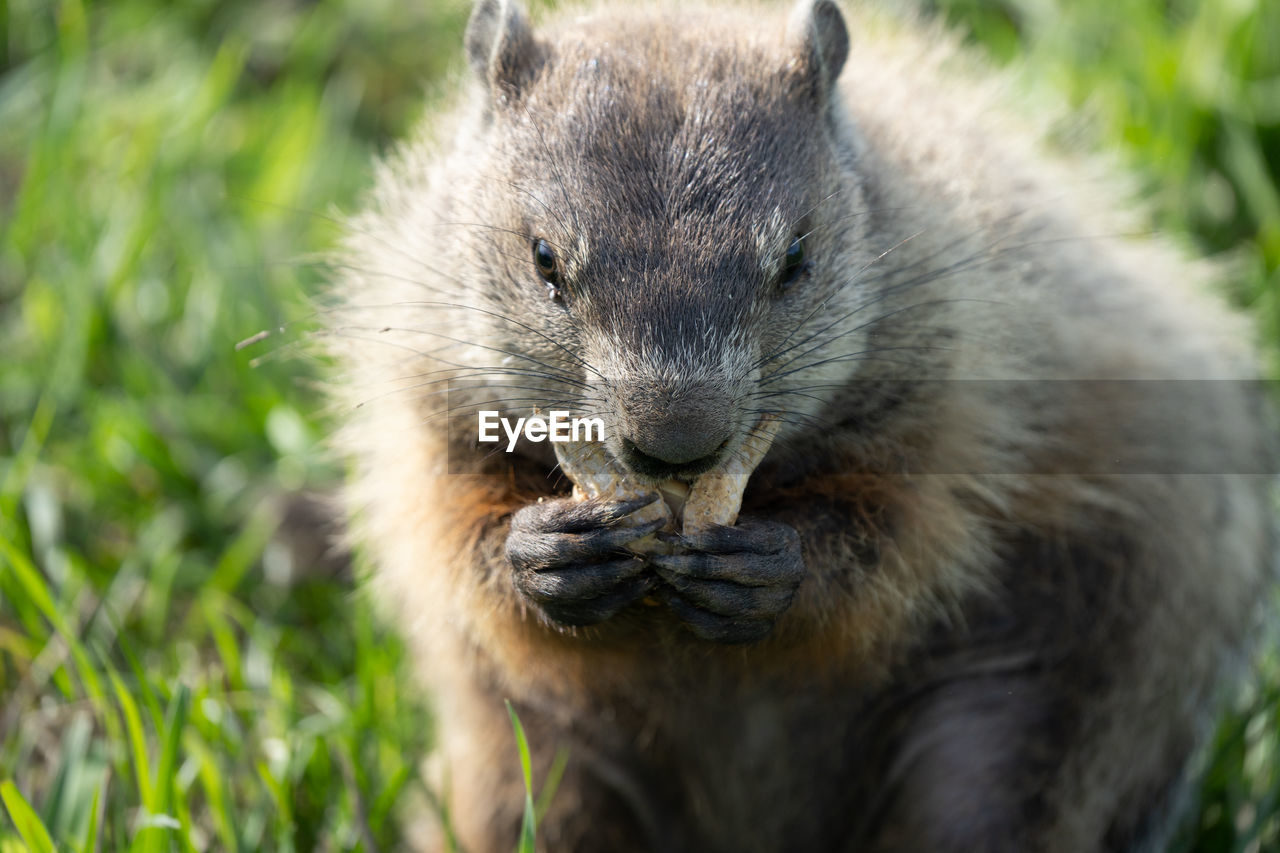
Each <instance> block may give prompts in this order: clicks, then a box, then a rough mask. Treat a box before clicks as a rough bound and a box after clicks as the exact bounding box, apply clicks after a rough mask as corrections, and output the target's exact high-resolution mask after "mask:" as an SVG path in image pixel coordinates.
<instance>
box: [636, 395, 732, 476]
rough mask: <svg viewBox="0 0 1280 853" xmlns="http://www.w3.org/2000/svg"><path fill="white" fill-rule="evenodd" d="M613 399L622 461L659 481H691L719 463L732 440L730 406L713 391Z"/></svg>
mask: <svg viewBox="0 0 1280 853" xmlns="http://www.w3.org/2000/svg"><path fill="white" fill-rule="evenodd" d="M629 390H630V391H631V393H629V394H627V395H626V396H625V397H624V398H623V399H621V400H620V401H619V407H618V409H619V411H618V415H619V418H618V437H619V439H620V443H621V445H622V446H621V457H622V461H623V462H624V463H625V464H626V465H627V466H628V467H630V468H631V469H632V470H633V471H635V472H636V473H638V474H642V475H644V476H647V477H655V478H659V479H669V478H672V477H682V476H683V477H693V476H696V475H698V474H701V473H703V472H705V471H708V470H710V469H712V468H714V467H715V466H716V465H717V464H719V462H720V460H721V455H722V451H723V449H724V447H725V446H726V445H728V444H729V441H730V439H731V438H732V437H733V429H734V419H733V417H732V414H731V413H732V403H731V401H730V400H729V399H727V398H726V395H724V394H722V393H717V392H715V391H714V390H713V389H706V388H699V389H689V388H675V387H672V386H665V387H649V388H643V389H640V388H636V389H629Z"/></svg>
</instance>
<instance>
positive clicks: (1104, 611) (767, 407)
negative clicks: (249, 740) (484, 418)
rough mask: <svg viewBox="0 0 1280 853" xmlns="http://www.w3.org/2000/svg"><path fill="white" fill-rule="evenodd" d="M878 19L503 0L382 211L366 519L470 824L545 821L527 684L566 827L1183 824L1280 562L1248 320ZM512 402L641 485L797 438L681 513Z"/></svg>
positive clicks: (494, 838) (724, 835)
mask: <svg viewBox="0 0 1280 853" xmlns="http://www.w3.org/2000/svg"><path fill="white" fill-rule="evenodd" d="M849 20H850V21H851V22H852V26H847V25H846V19H845V16H844V14H843V13H842V12H841V10H840V9H839V8H838V7H837V6H836V5H835V4H834V3H833V2H831V0H799V4H798V5H796V6H795V7H794V9H793V10H792V11H791V13H790V15H789V17H785V18H783V17H781V16H778V15H776V14H775V13H774V12H773V11H771V10H769V9H757V8H756V7H752V6H737V7H729V8H721V9H704V8H691V7H689V6H687V5H683V4H682V5H681V6H679V7H676V6H666V7H631V6H626V7H625V8H622V7H620V8H618V9H615V10H611V11H600V10H596V11H592V12H590V13H589V14H582V15H578V14H575V13H566V14H561V15H559V16H558V17H556V18H555V20H553V21H549V22H547V23H546V24H545V25H544V26H540V27H539V28H538V29H536V30H535V29H534V28H533V27H532V26H531V25H530V24H529V23H528V21H527V18H526V15H525V14H524V13H523V12H522V11H521V9H520V8H518V7H517V5H515V4H514V3H513V2H512V0H478V2H477V3H476V5H475V8H474V11H473V13H472V17H471V20H470V24H469V27H468V30H467V34H466V50H467V54H468V57H469V60H470V66H471V70H472V72H474V73H472V74H470V75H469V78H468V85H466V86H465V87H463V91H462V92H461V93H460V95H459V97H458V99H457V102H456V106H455V107H454V108H453V109H452V110H451V111H446V113H445V115H444V116H443V117H441V116H434V117H432V119H431V120H430V121H429V122H427V128H426V134H425V135H424V137H423V138H422V139H420V140H419V141H417V142H415V143H413V144H411V145H409V146H407V147H406V148H404V149H403V150H402V151H401V152H400V153H399V154H398V155H397V156H395V157H393V158H392V159H391V160H390V161H389V163H388V164H387V165H386V166H385V168H383V170H382V171H381V173H380V176H379V179H378V181H377V187H376V191H375V192H374V194H373V198H372V201H371V204H370V206H369V209H368V210H367V211H366V212H365V213H363V214H361V215H358V216H355V217H353V218H352V219H351V221H350V227H349V239H348V240H347V242H346V244H345V248H344V251H343V253H342V257H341V259H340V261H339V262H338V265H339V267H340V270H341V273H340V275H339V276H338V281H337V282H336V292H337V295H338V302H339V304H338V305H337V310H336V311H335V312H334V313H333V316H335V317H336V318H337V319H335V320H334V322H333V328H332V332H333V336H332V337H334V338H335V339H336V340H337V341H338V344H337V345H336V347H335V351H336V353H337V358H338V360H339V362H340V364H341V367H342V369H343V371H344V372H343V373H342V374H341V376H340V377H339V379H338V381H337V382H336V383H335V384H336V385H337V388H338V391H337V393H338V395H339V399H340V401H341V403H342V404H343V406H344V408H345V410H346V411H349V412H350V418H349V419H348V422H347V423H346V425H345V428H344V430H343V431H342V434H341V438H340V442H341V446H342V447H343V448H344V449H345V450H346V451H348V452H349V453H350V455H351V458H352V460H353V475H352V481H351V484H350V487H349V490H348V492H347V494H348V499H349V508H350V509H349V511H350V514H351V516H352V518H353V525H352V528H353V530H354V536H355V538H356V539H357V540H358V541H359V542H360V543H361V545H362V547H363V548H364V549H365V550H366V552H367V553H368V554H369V556H370V558H371V560H372V563H373V565H374V567H375V581H374V582H375V584H376V586H377V588H378V589H380V590H381V592H382V593H383V595H384V596H385V598H386V599H387V600H388V601H389V602H391V603H392V604H393V605H394V607H395V610H396V613H397V614H398V616H399V619H400V621H401V622H402V625H403V628H404V630H405V632H406V633H407V635H408V637H409V638H410V641H411V643H412V644H413V646H414V649H415V652H416V657H417V659H418V661H419V662H420V664H421V669H422V671H423V673H424V675H425V678H426V683H427V685H428V686H429V691H430V695H431V696H432V697H433V699H434V701H435V703H436V705H437V707H438V723H439V732H440V749H441V751H442V754H443V758H444V761H443V763H444V766H445V773H444V774H443V780H444V782H443V784H445V785H446V786H447V787H446V789H445V790H444V791H443V792H442V794H443V796H445V797H446V798H447V801H448V804H449V815H450V818H451V822H452V828H453V831H454V832H455V833H456V837H457V839H458V840H459V841H460V842H461V844H462V846H463V847H464V848H465V849H466V850H469V851H507V850H510V849H511V847H512V845H513V843H514V842H515V840H516V837H517V832H518V827H519V824H520V819H521V809H522V803H523V786H522V779H521V772H520V765H519V761H518V759H517V755H516V751H515V746H514V739H513V736H512V732H511V727H510V723H509V720H508V716H507V712H506V710H505V708H504V704H503V700H504V699H507V698H509V699H510V700H511V702H512V703H513V705H514V707H515V708H516V710H517V711H518V713H519V715H520V717H521V719H522V721H523V723H524V725H525V727H526V730H527V731H528V736H529V740H530V743H531V745H532V748H533V750H534V758H535V773H536V774H537V776H536V778H539V779H540V778H542V774H543V773H545V772H546V769H547V767H548V766H549V765H550V764H551V762H552V759H553V756H555V755H556V754H557V752H558V751H560V750H567V755H568V763H567V766H566V768H565V773H564V776H563V778H562V780H561V782H560V785H559V788H558V791H557V793H556V795H555V797H554V799H553V801H552V805H551V808H550V811H549V813H548V814H547V815H546V817H545V819H544V820H543V821H542V822H541V824H540V826H539V840H540V843H541V844H545V847H546V849H548V850H555V851H564V850H582V851H605V850H608V851H622V850H653V851H781V850H786V851H797V850H804V851H808V850H812V851H831V850H855V851H888V850H894V851H975V850H982V851H997V850H998V851H1004V850H1009V851H1029V850H1054V851H1097V850H1137V849H1141V850H1148V849H1152V850H1153V849H1159V848H1160V847H1161V845H1162V844H1163V843H1164V842H1165V840H1166V839H1167V838H1168V836H1169V833H1170V831H1171V826H1172V819H1173V816H1174V815H1175V814H1176V812H1177V807H1178V804H1179V800H1180V793H1181V792H1183V790H1184V788H1185V784H1184V783H1185V780H1186V777H1187V775H1188V770H1187V768H1188V764H1189V758H1190V756H1192V754H1193V752H1194V750H1195V748H1196V746H1197V744H1199V743H1200V742H1201V741H1202V740H1203V735H1204V733H1205V728H1206V726H1205V724H1206V721H1207V718H1208V713H1209V710H1210V709H1211V707H1212V700H1213V698H1214V696H1215V694H1216V693H1217V692H1219V689H1220V687H1221V684H1222V681H1223V676H1224V673H1230V672H1231V671H1232V670H1233V668H1236V669H1238V664H1239V662H1240V660H1241V658H1242V655H1243V652H1244V651H1245V650H1246V649H1247V647H1248V641H1249V639H1250V636H1251V635H1252V634H1253V633H1255V631H1254V629H1255V628H1256V626H1257V624H1258V621H1257V619H1258V616H1259V614H1258V612H1257V611H1258V606H1259V605H1258V603H1259V602H1260V601H1261V600H1262V599H1263V598H1264V590H1265V589H1266V584H1267V583H1268V582H1269V580H1270V576H1271V567H1272V553H1273V548H1274V541H1273V528H1272V521H1271V515H1270V511H1269V504H1268V501H1269V489H1270V486H1271V479H1270V478H1269V477H1268V476H1265V475H1266V474H1267V473H1268V472H1270V471H1272V470H1273V467H1274V466H1273V464H1272V455H1271V447H1270V440H1269V438H1268V437H1267V436H1268V435H1269V433H1268V431H1267V429H1266V428H1265V426H1264V421H1265V420H1266V418H1265V417H1264V414H1265V405H1264V402H1263V400H1262V399H1261V395H1260V394H1259V393H1258V391H1257V389H1256V387H1255V384H1254V383H1253V382H1252V381H1251V380H1252V379H1253V378H1254V377H1255V376H1256V375H1257V374H1256V367H1255V363H1256V356H1255V354H1254V353H1253V351H1252V349H1251V346H1250V344H1249V343H1248V339H1249V335H1248V332H1247V329H1246V327H1245V325H1244V324H1243V322H1242V321H1240V320H1239V318H1236V317H1233V316H1232V315H1231V313H1230V312H1229V311H1228V310H1226V309H1225V308H1224V307H1223V306H1222V305H1220V304H1219V301H1218V300H1216V299H1215V298H1213V297H1212V296H1210V295H1206V292H1205V288H1204V286H1203V282H1204V281H1205V280H1206V279H1207V278H1208V276H1207V275H1206V273H1205V271H1204V270H1203V269H1202V268H1201V267H1200V266H1199V265H1196V264H1193V263H1191V262H1189V261H1186V260H1183V259H1180V258H1179V256H1178V255H1177V253H1176V252H1174V251H1172V250H1171V249H1169V248H1167V247H1165V246H1163V245H1161V244H1160V243H1159V242H1158V241H1157V240H1155V239H1153V238H1151V237H1149V236H1148V237H1136V236H1125V234H1126V232H1132V231H1133V230H1134V229H1133V228H1132V227H1131V226H1130V225H1127V224H1125V223H1126V220H1123V219H1120V218H1118V217H1117V215H1116V211H1117V210H1121V209H1124V208H1127V207H1131V205H1128V204H1127V203H1125V202H1123V201H1121V200H1120V199H1122V198H1123V193H1122V192H1120V191H1117V190H1114V189H1113V187H1114V182H1113V181H1112V180H1111V178H1110V176H1109V175H1108V174H1107V173H1106V172H1105V171H1098V170H1096V169H1094V168H1093V167H1092V166H1088V165H1081V164H1077V163H1066V162H1060V161H1059V160H1058V159H1055V158H1054V157H1052V156H1049V155H1046V154H1045V153H1044V151H1043V150H1042V148H1041V147H1040V143H1039V141H1038V138H1037V137H1038V134H1037V133H1036V132H1035V131H1034V130H1032V129H1030V128H1029V127H1028V126H1025V125H1023V124H1020V123H1019V122H1018V121H1017V120H1014V119H1011V118H1009V117H1008V115H1009V113H1010V111H1008V110H1005V109H1004V108H1003V107H1001V106H1000V104H1001V103H1002V100H1004V96H1003V94H1002V91H1003V90H1002V86H1001V84H1000V82H999V81H998V80H997V81H996V82H992V80H993V79H994V78H993V75H991V74H984V73H983V72H981V70H980V69H979V70H976V71H975V70H974V64H973V63H971V62H970V61H969V60H967V59H966V57H965V56H964V54H963V53H962V52H961V51H958V50H956V49H955V48H954V47H953V45H952V42H951V40H950V39H948V38H947V37H946V36H945V35H944V34H943V33H942V32H941V31H939V30H938V29H937V28H935V27H933V26H931V25H927V24H913V23H904V22H901V21H897V20H895V19H893V18H892V17H891V16H888V15H886V14H883V13H877V12H875V11H873V10H868V9H857V10H854V14H853V15H852V16H851V17H850V19H849ZM851 34H852V38H851ZM1013 112H1016V111H1013ZM1172 380H1202V381H1190V382H1188V381H1172ZM1210 380H1224V381H1210ZM1225 380H1230V381H1225ZM486 408H487V409H492V410H497V411H499V412H501V413H502V414H503V416H506V417H509V418H512V419H514V418H517V417H522V416H528V415H530V413H533V412H541V413H546V412H548V411H551V410H554V409H562V410H565V411H569V412H572V413H575V414H577V415H581V416H583V417H586V416H592V417H598V418H600V419H601V420H602V421H603V423H604V425H605V428H606V429H605V432H606V436H605V443H604V446H605V447H606V448H607V450H608V453H609V454H610V456H611V458H612V459H613V460H615V461H616V462H617V463H618V464H619V465H621V466H623V467H624V468H625V469H626V470H627V471H628V472H629V474H630V475H632V476H634V477H636V478H637V480H638V481H640V482H643V483H647V484H654V483H657V482H659V481H682V480H683V481H686V482H695V483H696V482H697V481H698V478H699V477H701V476H705V475H707V474H708V472H714V471H715V470H717V468H718V467H719V466H722V465H724V464H726V460H729V459H732V458H734V455H735V454H736V453H738V452H740V450H741V448H742V445H743V442H744V440H745V438H744V437H745V436H746V435H747V434H748V433H749V432H750V430H751V429H752V428H753V426H754V425H756V424H757V423H759V422H760V419H761V418H762V417H763V416H766V415H767V416H769V417H773V418H777V419H778V420H780V422H781V431H780V432H779V434H778V436H777V438H776V440H775V441H774V443H773V445H772V447H771V449H770V450H769V452H768V454H767V456H766V457H765V459H764V461H763V462H762V463H761V464H760V466H759V467H758V468H757V469H756V470H755V473H754V474H753V475H752V477H751V480H750V483H749V485H748V487H747V490H746V493H745V495H744V499H743V505H742V514H741V516H740V517H739V518H738V520H737V522H736V523H734V524H732V525H730V526H713V527H712V528H710V529H708V530H705V531H702V532H699V533H692V534H690V533H688V532H685V533H683V534H681V533H673V532H670V531H668V532H666V533H662V532H660V531H657V530H656V528H657V527H658V526H659V524H660V522H653V523H646V524H637V523H635V522H634V515H633V514H634V513H636V512H638V510H640V509H641V508H642V507H643V505H645V504H647V503H648V502H649V499H645V498H642V499H637V500H611V499H608V498H606V497H599V498H594V499H588V500H579V499H577V498H575V497H573V496H571V495H570V488H571V486H572V485H573V484H572V483H570V482H569V481H568V480H567V479H566V478H565V477H563V476H561V475H560V473H559V471H558V468H557V465H556V459H555V456H554V455H553V453H552V449H553V448H552V447H551V445H550V444H549V443H547V442H534V441H530V440H527V439H522V440H520V441H519V442H517V444H516V447H515V450H514V452H510V453H508V452H505V450H506V448H505V446H504V445H497V444H485V443H481V442H479V441H478V433H477V418H476V413H477V411H478V410H482V409H486ZM642 536H658V537H659V539H660V540H661V541H662V542H663V543H664V544H665V546H666V547H665V548H664V549H663V552H662V553H648V554H641V555H637V554H636V553H634V552H633V551H629V550H627V549H626V546H627V545H628V544H630V543H633V542H634V541H635V540H637V539H638V538H639V537H642Z"/></svg>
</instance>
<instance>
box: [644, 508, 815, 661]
mask: <svg viewBox="0 0 1280 853" xmlns="http://www.w3.org/2000/svg"><path fill="white" fill-rule="evenodd" d="M672 541H674V542H675V543H676V544H678V545H679V546H680V547H681V548H682V549H683V550H684V553H680V554H670V555H666V554H654V555H652V556H650V557H649V562H650V564H651V565H652V566H653V567H654V568H655V569H656V570H657V572H658V575H659V577H661V578H662V580H663V582H664V586H663V587H662V588H661V589H659V591H658V597H659V598H660V599H661V600H662V601H664V602H665V603H666V605H667V606H668V607H670V608H671V611H672V612H673V613H675V614H676V616H677V617H679V618H680V620H681V621H683V622H684V623H685V625H686V626H688V628H689V629H690V630H691V631H693V633H694V634H696V635H698V636H699V637H701V638H702V639H704V640H713V641H715V642H718V643H751V642H755V641H756V640H761V639H764V638H765V637H766V636H768V634H769V632H770V631H771V630H773V624H774V622H775V621H776V620H777V619H778V617H779V616H781V615H782V614H783V613H784V612H785V611H786V609H787V607H788V606H790V604H791V597H792V596H793V595H795V591H796V587H798V586H799V585H800V581H801V580H803V578H804V574H805V569H804V557H803V555H802V554H801V551H800V534H798V533H796V531H795V528H793V527H791V526H790V525H788V524H783V523H782V522H778V521H765V520H763V519H752V518H740V519H739V520H738V523H737V524H736V525H734V526H733V527H724V526H719V525H717V526H715V527H712V528H711V529H709V530H707V531H704V532H702V533H694V534H690V535H687V536H681V537H676V538H674V539H673V540H672Z"/></svg>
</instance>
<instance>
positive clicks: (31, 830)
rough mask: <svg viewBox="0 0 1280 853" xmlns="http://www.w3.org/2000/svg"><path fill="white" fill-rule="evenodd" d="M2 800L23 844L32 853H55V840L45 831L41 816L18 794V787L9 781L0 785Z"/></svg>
mask: <svg viewBox="0 0 1280 853" xmlns="http://www.w3.org/2000/svg"><path fill="white" fill-rule="evenodd" d="M0 800H4V806H5V808H6V809H8V810H9V818H10V819H11V820H12V821H13V825H14V826H15V827H17V829H18V835H20V836H22V840H23V842H25V843H26V845H27V847H29V848H31V853H54V849H55V848H54V846H53V839H52V838H50V837H49V830H47V829H45V826H44V823H43V822H41V820H40V817H39V815H37V814H36V813H35V810H34V809H33V808H31V806H30V805H29V804H28V803H27V801H26V800H25V799H23V797H22V794H21V793H19V792H18V786H17V785H15V784H13V782H11V781H9V780H5V781H4V782H2V783H0Z"/></svg>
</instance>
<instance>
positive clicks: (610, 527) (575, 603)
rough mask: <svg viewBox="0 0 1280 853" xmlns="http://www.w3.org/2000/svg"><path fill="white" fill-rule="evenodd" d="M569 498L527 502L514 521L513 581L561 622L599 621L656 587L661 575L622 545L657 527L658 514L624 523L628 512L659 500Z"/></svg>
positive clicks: (510, 544) (511, 539)
mask: <svg viewBox="0 0 1280 853" xmlns="http://www.w3.org/2000/svg"><path fill="white" fill-rule="evenodd" d="M657 499H658V496H657V494H654V495H653V496H651V497H642V498H637V499H635V500H629V501H608V500H599V499H594V500H585V501H576V500H572V499H569V498H564V499H560V500H549V501H543V502H542V503H536V504H530V505H529V506H527V507H525V508H524V509H522V510H520V511H519V512H517V513H516V514H515V515H514V516H513V517H512V519H511V532H510V534H508V536H507V559H508V560H510V561H511V568H512V570H513V579H514V581H515V587H516V589H517V590H518V591H519V592H520V594H521V595H522V596H524V598H525V600H526V601H528V602H529V603H530V604H531V605H533V607H534V608H535V609H537V610H538V611H539V612H540V613H541V614H542V615H543V616H545V617H546V618H547V619H548V620H549V621H551V622H553V623H558V624H560V625H594V624H596V623H597V622H603V621H604V620H606V619H609V618H610V617H612V616H613V615H614V614H616V613H618V612H619V611H620V610H622V609H623V608H625V607H626V606H627V605H629V604H631V603H633V602H635V601H637V600H639V599H641V598H643V597H644V596H646V595H648V594H649V593H650V592H651V591H653V589H654V587H655V586H656V585H657V578H656V577H654V575H653V573H652V572H650V571H648V570H647V565H646V563H645V561H644V559H643V558H641V557H637V556H635V555H634V554H629V553H628V552H627V551H626V550H624V546H625V545H627V544H628V543H630V542H634V541H635V540H637V539H639V538H641V537H643V536H647V535H649V534H650V533H653V532H654V531H656V530H658V529H659V528H660V527H662V525H663V524H664V523H665V519H662V518H659V519H655V520H653V521H650V522H648V523H646V524H638V525H634V526H626V523H625V520H626V517H627V516H628V515H630V514H631V513H633V512H635V511H636V510H638V509H640V508H641V507H644V506H648V505H649V504H650V503H652V502H653V501H655V500H657Z"/></svg>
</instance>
